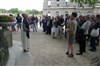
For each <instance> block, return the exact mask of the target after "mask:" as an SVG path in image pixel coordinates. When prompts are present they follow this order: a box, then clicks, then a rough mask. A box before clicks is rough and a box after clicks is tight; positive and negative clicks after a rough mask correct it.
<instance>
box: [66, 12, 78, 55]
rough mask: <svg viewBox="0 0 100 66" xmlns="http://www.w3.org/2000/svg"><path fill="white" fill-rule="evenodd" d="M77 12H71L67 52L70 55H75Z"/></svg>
mask: <svg viewBox="0 0 100 66" xmlns="http://www.w3.org/2000/svg"><path fill="white" fill-rule="evenodd" d="M76 17H77V13H76V12H72V14H71V20H70V22H69V23H68V29H69V30H68V36H69V37H68V50H67V52H66V54H67V55H68V57H74V46H73V44H74V40H75V33H76V30H77V21H76Z"/></svg>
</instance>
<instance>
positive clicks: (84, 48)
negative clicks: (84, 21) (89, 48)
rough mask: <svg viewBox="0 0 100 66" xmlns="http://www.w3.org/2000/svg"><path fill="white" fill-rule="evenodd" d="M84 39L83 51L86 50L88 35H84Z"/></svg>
mask: <svg viewBox="0 0 100 66" xmlns="http://www.w3.org/2000/svg"><path fill="white" fill-rule="evenodd" d="M83 38H84V40H83V52H86V35H84V37H83Z"/></svg>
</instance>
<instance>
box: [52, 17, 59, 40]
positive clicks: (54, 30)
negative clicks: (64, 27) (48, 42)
mask: <svg viewBox="0 0 100 66" xmlns="http://www.w3.org/2000/svg"><path fill="white" fill-rule="evenodd" d="M52 25H53V27H52V33H53V38H57V33H58V32H57V27H58V26H57V18H53V22H52Z"/></svg>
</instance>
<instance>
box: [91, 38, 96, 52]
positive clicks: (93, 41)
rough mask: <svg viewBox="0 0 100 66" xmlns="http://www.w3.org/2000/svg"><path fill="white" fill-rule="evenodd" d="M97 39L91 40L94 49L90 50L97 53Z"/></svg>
mask: <svg viewBox="0 0 100 66" xmlns="http://www.w3.org/2000/svg"><path fill="white" fill-rule="evenodd" d="M95 41H96V38H95V37H92V38H91V47H92V49H90V51H96V42H95Z"/></svg>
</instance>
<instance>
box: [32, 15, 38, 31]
mask: <svg viewBox="0 0 100 66" xmlns="http://www.w3.org/2000/svg"><path fill="white" fill-rule="evenodd" d="M31 20H32V28H33V32H34V31H36V32H37V28H36V18H35V17H34V14H33V16H32V18H31Z"/></svg>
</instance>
